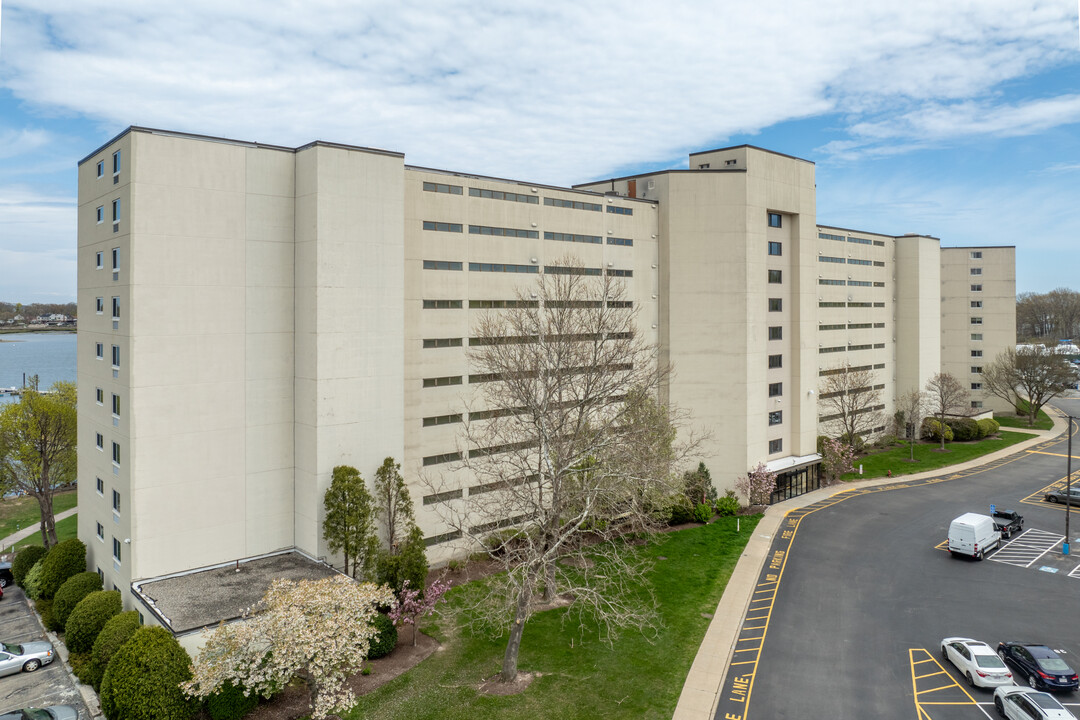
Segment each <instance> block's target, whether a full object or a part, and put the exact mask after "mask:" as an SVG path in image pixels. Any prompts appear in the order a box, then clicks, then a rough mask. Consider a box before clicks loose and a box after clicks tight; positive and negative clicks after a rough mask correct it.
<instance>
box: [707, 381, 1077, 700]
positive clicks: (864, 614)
mask: <svg viewBox="0 0 1080 720" xmlns="http://www.w3.org/2000/svg"><path fill="white" fill-rule="evenodd" d="M1062 405H1063V406H1064V407H1063V409H1064V410H1066V411H1067V412H1069V411H1072V412H1074V413H1075V414H1076V415H1080V400H1076V401H1068V402H1066V403H1062ZM1074 441H1076V442H1077V445H1078V447H1077V448H1074V458H1076V461H1075V468H1074V469H1075V471H1076V472H1074V478H1077V477H1080V437H1076V438H1074ZM1065 464H1066V457H1065V439H1064V437H1063V438H1061V439H1060V440H1056V441H1049V442H1046V443H1042V444H1040V445H1038V446H1036V447H1034V448H1032V449H1031V450H1029V451H1026V452H1023V453H1020V454H1018V455H1014V456H1012V457H1010V458H1006V459H1004V460H1000V461H997V462H995V463H993V464H991V465H989V466H986V467H984V468H981V469H976V470H972V471H968V472H962V473H954V474H951V475H944V476H941V477H940V478H935V479H933V480H929V481H926V480H924V481H910V482H902V481H898V482H897V483H893V484H890V485H886V486H881V487H878V488H870V489H865V490H861V491H851V492H846V493H842V494H840V495H837V496H834V497H832V498H829V499H827V500H825V501H822V502H819V503H817V504H815V505H813V506H810V507H807V508H803V509H800V510H797V511H794V512H793V513H791V514H789V515H788V516H787V518H785V520H784V522H783V523H781V526H780V530H779V531H778V535H777V537H776V538H774V541H773V545H772V548H771V551H770V557H769V558H768V559H767V560H766V563H765V567H764V569H763V571H762V573H761V577H760V579H759V585H758V587H757V592H756V594H755V596H754V600H753V601H752V602H751V605H750V609H749V611H748V612H747V614H746V617H745V619H744V622H743V627H742V631H741V634H740V639H739V642H738V643H737V644H736V651H735V654H734V656H733V658H732V664H731V666H730V669H729V672H728V676H727V678H726V680H725V682H724V686H723V695H722V696H721V700H720V704H719V707H718V711H717V714H716V717H717V718H718V719H719V720H747V719H748V718H753V720H781V719H783V718H814V719H816V718H875V719H879V720H887V719H890V718H896V719H897V720H901V719H902V720H912V718H918V719H919V720H927V719H929V720H951V719H953V718H956V719H964V718H971V719H973V720H977V719H979V718H986V717H996V714H995V713H994V709H993V698H992V694H991V692H990V691H988V690H981V689H971V688H967V687H966V685H964V684H963V681H962V679H961V678H960V677H959V675H958V674H957V673H956V672H955V668H953V666H952V665H951V664H950V663H946V662H944V661H942V660H941V659H940V657H941V656H940V647H941V639H942V638H944V637H948V636H953V635H960V636H966V637H973V638H977V639H980V640H984V641H986V642H988V643H990V644H991V645H995V646H996V644H997V643H998V642H999V641H1002V640H1023V641H1032V642H1045V643H1046V644H1048V645H1050V646H1051V647H1053V648H1056V649H1060V650H1063V651H1065V653H1066V655H1065V656H1064V657H1065V658H1066V659H1067V660H1071V662H1072V664H1073V666H1074V667H1078V666H1080V623H1078V622H1076V617H1077V610H1078V609H1080V603H1078V600H1080V567H1078V566H1080V540H1077V539H1076V538H1077V537H1078V536H1080V515H1077V516H1076V517H1074V518H1072V519H1073V520H1075V521H1076V522H1073V523H1072V533H1071V534H1072V535H1073V536H1074V545H1073V547H1074V549H1075V550H1074V552H1076V553H1077V554H1076V555H1075V556H1069V557H1066V556H1063V555H1062V552H1061V544H1060V539H1061V537H1062V533H1063V532H1064V521H1065V514H1064V510H1063V509H1062V508H1061V506H1051V505H1048V504H1046V503H1044V502H1042V500H1041V497H1042V496H1041V493H1040V492H1039V491H1041V490H1042V489H1043V488H1045V487H1046V486H1048V485H1050V484H1051V483H1054V482H1055V481H1063V480H1064V477H1065ZM991 503H994V504H996V505H997V506H998V507H1008V508H1015V509H1018V510H1019V511H1020V513H1021V514H1022V515H1023V516H1024V518H1025V522H1024V529H1025V530H1026V531H1028V533H1027V534H1025V535H1022V536H1019V537H1015V538H1014V540H1015V541H1016V542H1017V544H1016V545H1014V546H1012V547H1011V548H1008V547H1007V550H1008V551H1007V552H1006V551H1003V552H1002V554H1001V555H1000V556H998V558H997V560H995V558H994V556H991V557H988V559H987V560H985V561H983V562H978V561H974V560H965V559H954V558H952V557H951V556H950V555H949V553H948V552H947V551H946V550H943V549H940V548H939V547H937V546H938V545H939V544H940V543H941V542H942V541H943V540H945V539H946V537H947V535H948V526H949V522H950V521H951V520H952V518H954V517H956V516H957V515H960V514H961V513H963V512H968V511H973V512H983V513H986V512H988V511H989V506H990V504H991ZM1040 553H1042V554H1040ZM1050 570H1055V571H1056V572H1051V571H1050ZM1070 572H1072V573H1074V574H1075V575H1076V577H1070V576H1069V573H1070ZM1062 700H1063V701H1064V702H1066V703H1077V705H1075V706H1071V707H1070V709H1072V710H1073V711H1074V712H1078V713H1080V697H1078V696H1076V695H1071V696H1066V697H1064V698H1062Z"/></svg>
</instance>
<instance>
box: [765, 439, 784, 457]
mask: <svg viewBox="0 0 1080 720" xmlns="http://www.w3.org/2000/svg"><path fill="white" fill-rule="evenodd" d="M783 450H784V441H783V440H779V439H778V440H770V441H769V454H770V455H772V454H773V453H778V452H783Z"/></svg>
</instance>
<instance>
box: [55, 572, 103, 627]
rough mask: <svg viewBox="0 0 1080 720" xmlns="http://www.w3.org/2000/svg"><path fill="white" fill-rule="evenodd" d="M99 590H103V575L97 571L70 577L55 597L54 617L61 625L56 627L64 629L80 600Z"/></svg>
mask: <svg viewBox="0 0 1080 720" xmlns="http://www.w3.org/2000/svg"><path fill="white" fill-rule="evenodd" d="M98 590H101V577H100V576H99V575H98V574H97V573H96V572H89V571H87V572H81V573H79V574H78V575H72V576H71V577H69V578H68V579H67V581H66V582H64V584H63V585H61V586H60V589H59V590H57V591H56V596H55V597H53V608H52V609H53V618H55V620H56V623H57V625H59V626H60V627H58V628H54V629H56V630H63V629H64V626H65V625H66V624H67V620H68V616H69V615H71V611H72V610H74V609H75V606H76V605H78V604H79V601H80V600H82V599H83V598H84V597H86V596H87V595H89V594H90V593H92V592H96V591H98Z"/></svg>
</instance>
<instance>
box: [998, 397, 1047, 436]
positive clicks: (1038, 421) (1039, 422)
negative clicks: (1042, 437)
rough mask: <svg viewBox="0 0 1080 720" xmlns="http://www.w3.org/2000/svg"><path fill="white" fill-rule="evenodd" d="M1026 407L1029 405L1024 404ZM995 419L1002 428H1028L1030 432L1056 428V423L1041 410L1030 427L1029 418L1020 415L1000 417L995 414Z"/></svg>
mask: <svg viewBox="0 0 1080 720" xmlns="http://www.w3.org/2000/svg"><path fill="white" fill-rule="evenodd" d="M1024 407H1027V403H1024ZM994 419H995V420H997V421H998V424H999V425H1001V427H1014V428H1026V429H1028V430H1049V429H1050V428H1052V427H1054V421H1053V420H1051V419H1050V416H1049V415H1047V414H1046V413H1045V412H1043V411H1042V410H1039V414H1038V415H1037V416H1036V418H1035V424H1034V425H1028V421H1027V418H1026V417H1020V416H1018V415H999V414H997V413H994Z"/></svg>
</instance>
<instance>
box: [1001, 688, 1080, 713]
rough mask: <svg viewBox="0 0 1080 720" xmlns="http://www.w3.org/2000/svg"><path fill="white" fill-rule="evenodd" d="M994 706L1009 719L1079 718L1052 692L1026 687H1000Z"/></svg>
mask: <svg viewBox="0 0 1080 720" xmlns="http://www.w3.org/2000/svg"><path fill="white" fill-rule="evenodd" d="M994 707H995V708H996V709H997V711H998V715H1000V716H1001V717H1003V718H1008V720H1077V719H1076V716H1075V715H1073V714H1072V713H1071V712H1069V711H1068V710H1066V709H1065V708H1064V707H1062V705H1061V703H1059V702H1058V701H1057V698H1055V697H1054V696H1053V695H1051V694H1050V693H1044V692H1042V691H1041V690H1032V689H1031V688H1026V687H999V688H998V689H997V690H995V691H994Z"/></svg>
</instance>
